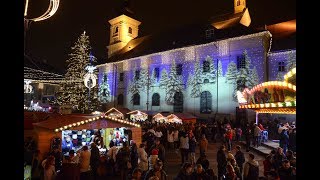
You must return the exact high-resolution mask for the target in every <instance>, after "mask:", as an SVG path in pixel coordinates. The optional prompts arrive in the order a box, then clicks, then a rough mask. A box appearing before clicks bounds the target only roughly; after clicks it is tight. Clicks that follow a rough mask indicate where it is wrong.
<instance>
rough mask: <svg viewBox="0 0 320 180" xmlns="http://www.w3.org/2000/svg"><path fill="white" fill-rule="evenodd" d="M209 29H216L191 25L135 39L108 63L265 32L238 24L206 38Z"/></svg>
mask: <svg viewBox="0 0 320 180" xmlns="http://www.w3.org/2000/svg"><path fill="white" fill-rule="evenodd" d="M208 27H210V28H212V29H214V28H213V27H211V26H208V24H189V25H185V26H182V27H179V28H174V29H169V30H167V31H162V32H158V33H155V34H152V35H147V36H143V37H140V38H136V39H133V40H131V41H129V43H128V44H127V45H126V46H125V47H124V48H122V49H121V50H120V51H118V52H117V53H116V54H115V55H113V56H111V57H110V58H109V59H107V61H106V62H107V63H110V62H117V61H121V60H126V59H130V58H135V57H139V56H143V55H148V54H152V53H158V52H163V51H168V50H171V49H177V48H182V47H187V46H192V45H200V44H205V43H209V42H212V41H218V40H223V39H227V38H232V37H238V36H243V35H248V34H253V33H258V32H262V31H265V30H261V29H256V28H251V27H245V26H243V25H241V24H237V25H234V26H232V27H228V28H226V29H221V30H220V29H214V35H213V37H212V38H206V34H205V32H206V30H207V29H208ZM186 37H187V38H186Z"/></svg>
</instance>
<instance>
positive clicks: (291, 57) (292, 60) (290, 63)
mask: <svg viewBox="0 0 320 180" xmlns="http://www.w3.org/2000/svg"><path fill="white" fill-rule="evenodd" d="M287 59H288V60H287V65H286V71H287V72H289V71H290V70H291V69H293V68H295V67H296V55H295V53H293V52H290V53H289V54H288V57H287Z"/></svg>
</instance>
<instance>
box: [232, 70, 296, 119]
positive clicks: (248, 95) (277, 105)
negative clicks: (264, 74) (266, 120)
mask: <svg viewBox="0 0 320 180" xmlns="http://www.w3.org/2000/svg"><path fill="white" fill-rule="evenodd" d="M295 74H296V68H293V69H291V70H290V71H289V72H288V73H287V74H286V75H285V76H284V79H285V80H284V81H268V82H264V83H261V84H258V85H256V86H254V87H253V88H252V89H250V90H248V89H247V88H246V89H245V90H244V91H242V92H239V93H238V96H239V97H238V99H239V100H241V101H238V102H239V108H243V109H252V110H254V111H255V112H257V113H274V114H296V85H295V84H296V83H295Z"/></svg>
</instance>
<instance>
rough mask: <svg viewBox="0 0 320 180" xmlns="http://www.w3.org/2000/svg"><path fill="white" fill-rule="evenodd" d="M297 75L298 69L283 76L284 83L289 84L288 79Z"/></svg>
mask: <svg viewBox="0 0 320 180" xmlns="http://www.w3.org/2000/svg"><path fill="white" fill-rule="evenodd" d="M294 75H296V68H293V69H291V70H290V71H289V72H288V73H287V74H285V75H284V76H283V78H284V81H286V82H288V79H289V78H291V77H292V76H294Z"/></svg>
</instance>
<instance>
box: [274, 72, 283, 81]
mask: <svg viewBox="0 0 320 180" xmlns="http://www.w3.org/2000/svg"><path fill="white" fill-rule="evenodd" d="M283 76H284V74H283V72H278V74H277V77H276V80H277V81H283Z"/></svg>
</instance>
